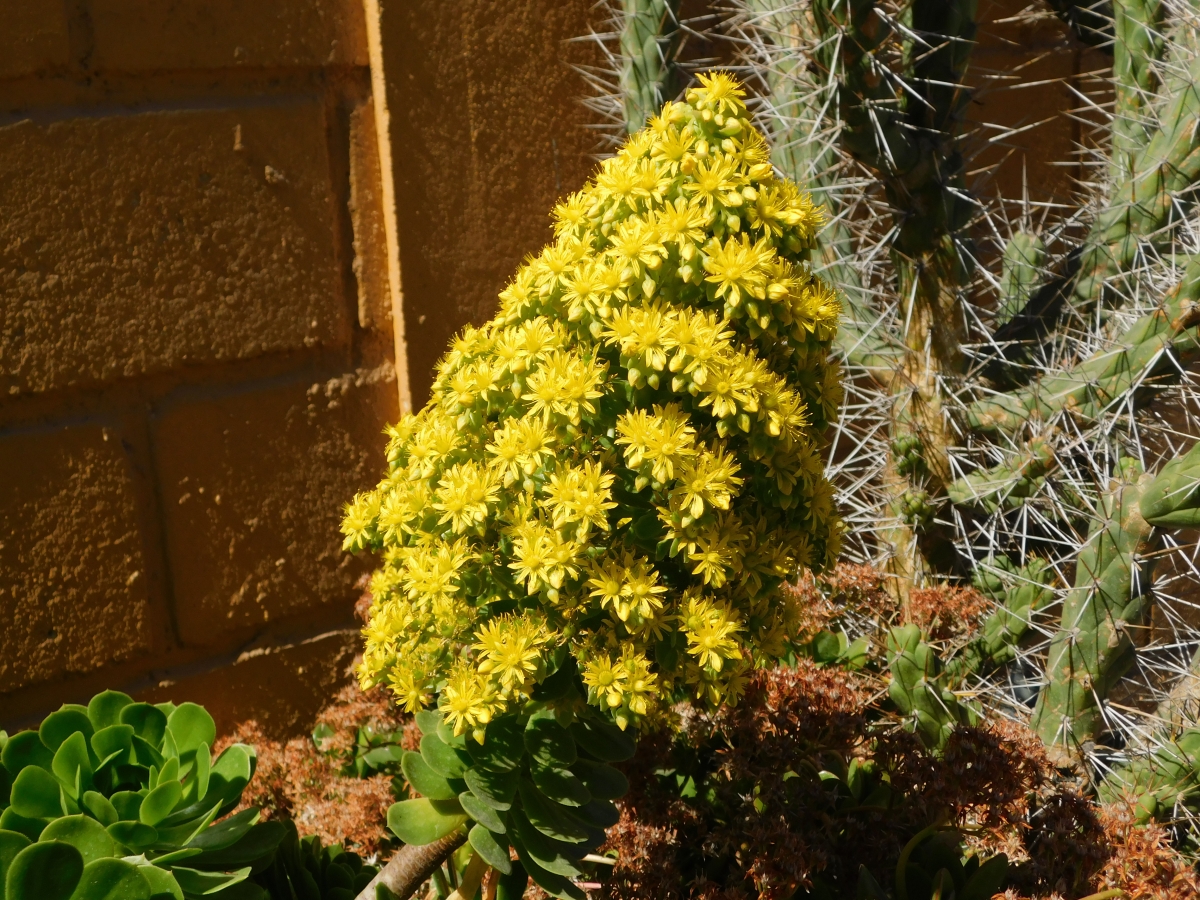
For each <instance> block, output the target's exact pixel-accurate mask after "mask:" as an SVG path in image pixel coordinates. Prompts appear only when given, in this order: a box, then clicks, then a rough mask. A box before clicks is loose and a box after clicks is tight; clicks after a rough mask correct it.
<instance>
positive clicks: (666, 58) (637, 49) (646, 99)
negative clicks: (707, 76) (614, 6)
mask: <svg viewBox="0 0 1200 900" xmlns="http://www.w3.org/2000/svg"><path fill="white" fill-rule="evenodd" d="M622 5H623V10H622V12H623V21H622V23H621V24H622V28H621V39H620V53H621V61H622V66H621V80H620V88H621V94H622V95H623V97H624V101H625V102H624V109H625V130H626V131H627V132H628V133H629V134H633V133H634V132H637V131H640V130H641V129H642V128H643V127H645V125H646V123H647V122H648V121H650V118H651V117H652V116H654V115H656V114H657V113H658V111H659V109H660V108H661V107H662V105H663V102H664V101H666V100H671V99H673V98H674V97H675V96H676V95H677V94H678V93H679V91H680V90H681V89H682V87H683V84H682V79H681V78H680V72H679V67H678V65H677V64H676V62H675V56H676V53H677V52H678V49H679V43H680V38H681V34H680V30H679V0H622Z"/></svg>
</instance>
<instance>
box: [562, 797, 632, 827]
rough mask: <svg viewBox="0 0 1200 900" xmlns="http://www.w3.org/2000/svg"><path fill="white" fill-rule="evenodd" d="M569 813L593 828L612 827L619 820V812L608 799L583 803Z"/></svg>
mask: <svg viewBox="0 0 1200 900" xmlns="http://www.w3.org/2000/svg"><path fill="white" fill-rule="evenodd" d="M571 814H572V815H574V816H575V817H577V818H579V819H582V820H583V821H584V822H586V823H587V824H588V825H590V826H592V827H593V828H601V829H603V828H612V827H613V826H614V825H616V824H617V822H619V821H620V820H621V812H620V810H618V809H617V808H616V807H615V806H614V805H613V804H612V803H611V802H610V801H608V800H595V799H593V800H592V802H591V803H585V804H583V806H580V807H578V808H577V809H573V810H571Z"/></svg>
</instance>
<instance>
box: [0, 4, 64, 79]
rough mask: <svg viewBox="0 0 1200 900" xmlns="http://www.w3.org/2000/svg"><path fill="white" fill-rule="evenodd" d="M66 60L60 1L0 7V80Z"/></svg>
mask: <svg viewBox="0 0 1200 900" xmlns="http://www.w3.org/2000/svg"><path fill="white" fill-rule="evenodd" d="M69 59H70V43H69V40H68V37H67V4H66V3H63V2H61V0H6V2H4V3H0V78H18V77H20V76H22V75H34V74H37V73H38V72H43V71H45V70H46V69H50V68H53V67H55V66H63V65H66V64H67V62H68V61H69Z"/></svg>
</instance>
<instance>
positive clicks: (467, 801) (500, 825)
mask: <svg viewBox="0 0 1200 900" xmlns="http://www.w3.org/2000/svg"><path fill="white" fill-rule="evenodd" d="M458 802H459V803H460V804H461V805H462V808H463V810H464V811H465V812H466V814H467V815H468V816H470V817H471V818H472V819H474V820H475V821H476V822H478V823H479V824H480V825H482V826H484V827H485V828H486V829H487V830H488V831H494V832H496V833H497V834H504V833H505V832H506V831H507V830H508V826H507V825H505V824H504V814H503V813H501V812H497V811H496V810H494V809H492V808H491V807H490V806H488V805H487V804H486V803H484V802H483V801H482V800H480V799H479V798H478V797H476V796H475V795H474V794H472V793H471V792H470V791H463V792H462V793H461V794H459V795H458Z"/></svg>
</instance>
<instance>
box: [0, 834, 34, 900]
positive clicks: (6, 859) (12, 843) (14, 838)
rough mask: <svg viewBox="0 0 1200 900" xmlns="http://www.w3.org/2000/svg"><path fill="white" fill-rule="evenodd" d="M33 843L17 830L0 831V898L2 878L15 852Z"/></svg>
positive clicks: (2, 893)
mask: <svg viewBox="0 0 1200 900" xmlns="http://www.w3.org/2000/svg"><path fill="white" fill-rule="evenodd" d="M31 843H33V842H32V841H31V840H30V839H29V838H27V837H26V836H25V835H23V834H21V833H20V832H19V831H0V900H3V897H4V878H5V876H6V875H7V874H8V867H9V866H11V865H12V861H13V860H14V859H16V858H17V854H18V853H20V852H21V851H22V850H24V849H25V848H26V847H28V846H29V845H30V844H31Z"/></svg>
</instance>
